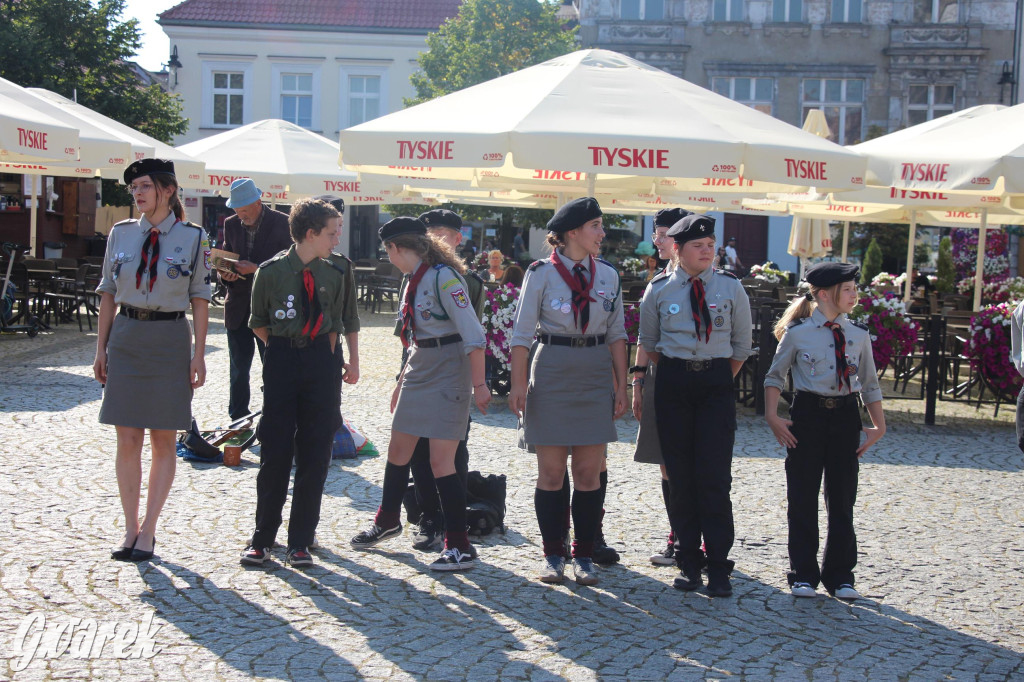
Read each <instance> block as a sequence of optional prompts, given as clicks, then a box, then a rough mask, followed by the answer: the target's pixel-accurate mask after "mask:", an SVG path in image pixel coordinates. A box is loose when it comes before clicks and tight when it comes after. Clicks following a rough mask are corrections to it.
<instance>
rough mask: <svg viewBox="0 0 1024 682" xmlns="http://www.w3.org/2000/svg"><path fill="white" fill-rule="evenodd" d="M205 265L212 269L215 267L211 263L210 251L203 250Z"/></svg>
mask: <svg viewBox="0 0 1024 682" xmlns="http://www.w3.org/2000/svg"><path fill="white" fill-rule="evenodd" d="M203 266H204V267H206V269H207V270H212V269H213V266H212V265H210V252H209V251H203Z"/></svg>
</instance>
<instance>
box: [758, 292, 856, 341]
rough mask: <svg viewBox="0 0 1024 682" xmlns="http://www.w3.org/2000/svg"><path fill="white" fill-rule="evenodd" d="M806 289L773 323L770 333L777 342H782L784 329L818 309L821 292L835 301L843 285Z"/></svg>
mask: <svg viewBox="0 0 1024 682" xmlns="http://www.w3.org/2000/svg"><path fill="white" fill-rule="evenodd" d="M808 288H809V290H808V291H807V292H806V293H803V294H801V295H799V296H797V297H796V298H794V299H793V301H792V302H791V303H790V304H789V307H788V308H786V311H785V312H784V313H782V317H780V318H779V320H778V322H776V323H775V326H774V327H772V333H773V334H774V335H775V338H776V339H778V340H779V341H781V340H782V335H783V334H785V333H786V327H788V326H789V325H790V324H792V323H793V322H795V321H797V320H802V319H804V318H805V317H810V316H811V313H813V312H814V311H815V309H816V308H817V307H818V302H817V299H818V294H820V293H821V292H822V291H828V292H829V294H830V296H831V300H833V301H835V300H836V298H837V297H838V296H839V290H840V289H842V288H843V283H842V282H840V283H839V284H833V285H832V286H830V287H816V286H814V285H813V284H811V285H808Z"/></svg>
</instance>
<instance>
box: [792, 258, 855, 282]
mask: <svg viewBox="0 0 1024 682" xmlns="http://www.w3.org/2000/svg"><path fill="white" fill-rule="evenodd" d="M858 275H860V268H859V267H858V266H856V265H854V264H853V263H829V262H826V263H818V264H816V265H812V266H811V267H809V268H807V272H806V273H804V280H806V281H807V283H808V284H810V285H812V286H816V287H819V288H825V287H830V286H834V285H836V284H841V283H842V282H853V281H856V279H857V277H858Z"/></svg>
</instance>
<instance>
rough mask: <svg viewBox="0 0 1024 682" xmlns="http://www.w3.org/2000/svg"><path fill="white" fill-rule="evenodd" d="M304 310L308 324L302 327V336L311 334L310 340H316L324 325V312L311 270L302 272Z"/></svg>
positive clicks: (307, 269)
mask: <svg viewBox="0 0 1024 682" xmlns="http://www.w3.org/2000/svg"><path fill="white" fill-rule="evenodd" d="M302 294H303V296H302V308H303V312H304V313H305V315H306V324H304V325H303V326H302V335H303V336H305V335H306V334H307V333H308V334H309V340H310V341H312V340H313V339H315V338H316V334H317V332H319V331H320V326H321V325H322V324H323V323H324V311H323V308H322V307H321V306H320V297H319V296H317V295H316V281H315V280H314V279H313V273H312V272H310V271H309V268H305V269H303V271H302Z"/></svg>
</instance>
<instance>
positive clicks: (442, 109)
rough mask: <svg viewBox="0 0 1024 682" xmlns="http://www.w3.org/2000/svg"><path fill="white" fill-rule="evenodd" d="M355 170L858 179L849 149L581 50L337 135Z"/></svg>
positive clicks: (474, 179) (560, 182)
mask: <svg viewBox="0 0 1024 682" xmlns="http://www.w3.org/2000/svg"><path fill="white" fill-rule="evenodd" d="M340 142H341V149H342V152H341V154H339V162H344V163H345V164H346V166H347V167H349V168H350V169H352V170H358V171H360V172H362V173H374V174H384V175H389V176H405V177H415V178H418V179H421V180H426V179H431V178H449V179H458V180H463V181H466V182H467V183H470V184H472V185H474V186H478V187H495V186H496V187H497V188H498V189H502V190H513V189H514V190H521V191H539V190H542V191H554V192H560V191H561V192H566V193H570V194H581V193H584V192H587V193H593V192H595V191H598V192H599V191H601V190H602V189H606V190H609V189H612V188H621V189H626V190H629V191H637V190H639V191H646V192H657V191H658V190H657V189H656V187H657V186H658V185H660V183H661V182H662V181H664V180H667V179H672V181H673V182H674V184H673V185H672V187H673V188H674V189H675V190H677V191H679V190H689V189H701V188H706V187H707V186H708V183H715V182H717V183H721V186H719V187H718V189H726V188H727V187H729V186H730V184H731V185H732V186H735V187H737V188H738V189H743V190H746V189H748V188H747V187H744V186H743V185H744V183H750V182H751V181H759V182H762V183H768V184H769V185H770V186H771V187H765V189H768V190H769V191H770V189H771V188H775V189H777V190H781V189H794V188H805V187H808V186H816V187H823V188H833V189H848V188H854V187H860V186H861V185H862V184H863V177H864V171H865V162H864V160H863V159H862V158H860V157H859V156H858V155H857V154H855V153H853V152H850V151H849V150H846V149H844V148H842V147H840V146H839V145H836V144H834V143H832V142H829V141H827V140H823V139H821V138H819V137H817V136H815V135H812V134H810V133H806V132H804V131H802V130H800V129H798V128H795V127H793V126H791V125H789V124H787V123H784V122H782V121H780V120H778V119H775V118H772V117H771V116H768V115H766V114H763V113H761V112H758V111H755V110H754V109H751V108H750V107H747V106H744V105H742V104H739V103H737V102H734V101H732V100H729V99H727V98H725V97H722V96H720V95H717V94H715V93H713V92H711V91H709V90H705V89H704V88H701V87H699V86H697V85H694V84H692V83H689V82H687V81H685V80H682V79H681V78H677V77H675V76H673V75H671V74H669V73H666V72H664V71H661V70H659V69H655V68H653V67H651V66H648V65H646V64H644V63H642V62H639V61H637V60H634V59H631V58H629V57H626V56H624V55H621V54H618V53H615V52H610V51H607V50H581V51H578V52H574V53H572V54H568V55H564V56H561V57H557V58H555V59H552V60H549V61H547V62H544V63H542V64H538V65H536V66H532V67H529V68H527V69H523V70H521V71H517V72H515V73H512V74H509V75H507V76H502V77H500V78H496V79H494V80H491V81H487V82H485V83H481V84H479V85H475V86H473V87H470V88H466V89H465V90H460V91H458V92H455V93H452V94H449V95H446V96H444V97H439V98H437V99H435V100H431V101H429V102H425V103H423V104H420V105H417V106H414V107H410V108H409V109H405V110H403V111H398V112H395V113H392V114H388V115H387V116H382V117H380V118H377V119H374V120H373V121H368V122H366V123H362V124H360V125H358V126H355V127H353V128H349V129H348V130H343V131H341V133H340Z"/></svg>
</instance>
